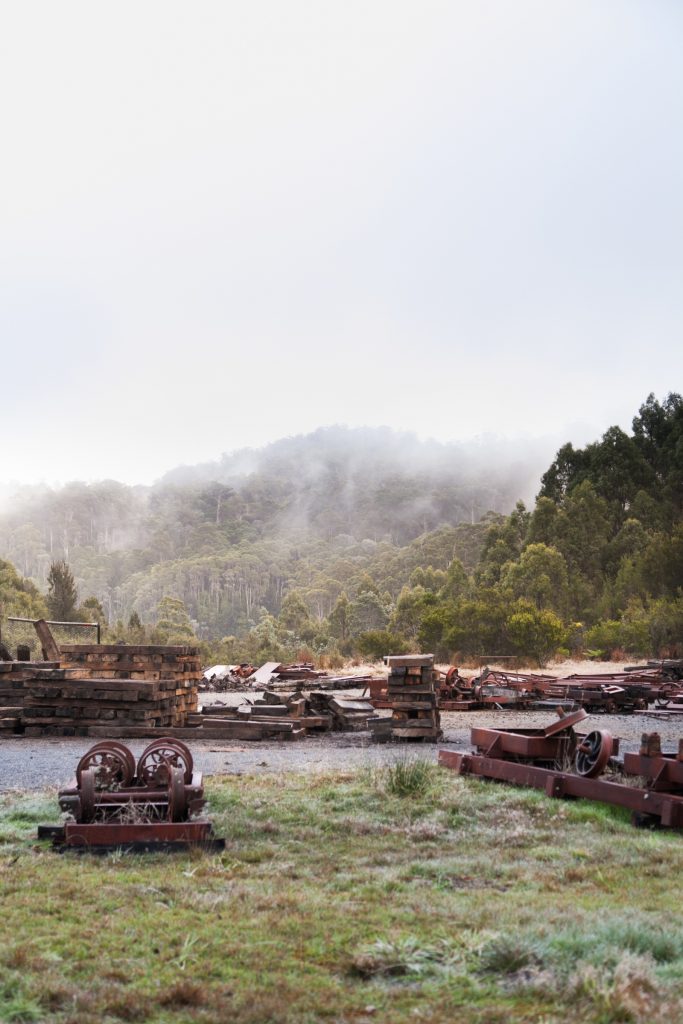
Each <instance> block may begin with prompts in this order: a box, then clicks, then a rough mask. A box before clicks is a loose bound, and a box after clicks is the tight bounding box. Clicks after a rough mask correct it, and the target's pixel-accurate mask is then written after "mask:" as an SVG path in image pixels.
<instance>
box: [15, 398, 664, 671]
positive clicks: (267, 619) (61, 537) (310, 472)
mask: <svg viewBox="0 0 683 1024" xmlns="http://www.w3.org/2000/svg"><path fill="white" fill-rule="evenodd" d="M534 496H535V498H534ZM682 519H683V399H682V398H681V396H680V395H677V394H670V395H668V396H667V397H666V398H665V399H664V401H662V402H660V401H658V400H657V399H656V398H655V396H654V395H650V396H649V397H648V399H647V400H646V402H645V403H644V404H643V405H642V406H641V408H640V410H639V412H638V414H637V415H636V416H635V417H634V419H633V425H632V433H631V434H627V433H626V432H625V431H623V430H622V429H621V428H619V427H611V428H609V430H607V431H606V432H605V434H604V435H603V436H602V438H601V439H599V440H596V441H594V442H591V443H590V444H588V445H586V446H585V447H584V448H574V447H573V446H572V445H571V444H568V443H567V444H564V445H562V446H561V447H560V448H559V450H558V451H557V453H556V454H555V457H554V459H553V460H552V461H550V464H549V457H548V456H547V455H543V454H541V453H540V452H539V451H538V450H532V449H531V448H530V449H529V450H521V451H518V450H517V448H511V446H510V445H509V444H508V443H502V442H492V441H489V442H485V441H482V442H480V443H478V444H476V445H475V444H467V445H464V444H463V445H455V444H453V445H444V444H439V443H437V442H434V441H420V440H418V439H417V438H416V437H415V436H413V435H410V434H400V433H396V432H394V431H392V430H389V429H384V428H383V429H370V428H368V429H347V428H342V427H334V428H328V429H321V430H318V431H316V432H315V433H313V434H309V435H306V436H299V437H293V438H286V439H283V440H281V441H278V442H276V443H274V444H271V445H268V446H266V447H265V448H263V449H260V450H257V451H252V450H244V451H239V452H235V453H233V454H229V455H224V456H223V457H222V458H221V459H220V460H218V461H216V462H214V463H206V464H202V465H197V466H181V467H178V468H176V469H174V470H172V471H170V472H169V473H167V474H166V475H165V476H164V477H163V478H162V479H161V480H159V481H158V482H157V483H155V484H154V485H152V486H149V487H130V486H127V485H125V484H121V483H117V482H115V481H103V482H100V483H93V484H83V483H71V484H68V485H66V486H64V487H61V488H59V489H55V490H51V489H48V488H31V489H25V490H24V491H23V492H22V493H20V494H19V495H17V496H16V497H15V498H14V499H13V501H12V503H11V507H9V508H8V509H7V510H6V511H5V512H4V513H3V514H2V515H1V516H0V557H1V558H3V559H6V560H7V562H6V563H3V564H4V569H3V572H4V583H3V579H0V590H2V595H1V596H2V602H3V606H4V607H3V611H4V613H5V614H33V615H42V614H47V611H48V610H51V609H52V607H53V605H54V595H51V594H50V593H47V605H45V595H46V591H48V590H49V588H48V582H49V579H50V573H51V567H52V566H53V565H54V564H55V563H66V564H68V569H69V572H70V573H72V574H73V582H74V584H75V591H77V593H78V597H79V599H80V601H81V602H82V603H81V607H80V608H79V609H76V607H75V605H74V607H73V608H72V609H71V611H70V612H69V617H70V620H72V619H73V615H75V614H76V613H78V614H80V615H81V616H87V617H89V618H92V617H94V616H97V618H98V619H100V620H101V621H102V624H103V625H104V626H105V628H106V629H108V630H109V636H110V637H112V638H117V639H123V640H126V639H127V640H131V641H138V642H142V640H143V639H147V640H149V639H150V638H154V639H155V642H163V641H169V640H174V641H181V640H188V639H199V640H201V641H203V642H204V643H205V650H206V652H207V656H208V654H209V652H210V653H211V655H212V656H213V657H216V658H218V657H221V658H222V659H223V660H225V661H234V660H240V659H243V658H246V659H252V660H256V659H258V658H267V657H275V658H284V657H285V656H288V655H289V656H295V655H296V654H297V653H298V652H300V651H301V650H302V649H303V648H305V649H306V650H307V651H308V652H309V653H310V654H311V656H318V655H327V656H331V657H334V658H337V657H341V656H349V655H351V654H358V653H360V654H361V655H365V656H379V655H380V654H382V653H387V651H389V650H394V651H400V650H403V649H409V648H420V649H422V650H425V649H428V650H430V651H433V652H436V653H437V654H438V655H439V656H440V657H442V658H444V659H447V658H450V657H452V656H454V655H455V654H456V653H457V654H466V655H468V654H476V653H481V651H483V650H486V651H488V652H490V651H495V652H497V653H505V652H511V653H520V654H523V655H525V656H532V657H533V658H535V659H536V660H538V661H539V662H542V661H543V660H544V659H546V658H547V657H549V656H550V654H552V653H554V652H556V651H558V650H559V651H564V652H565V653H569V652H574V653H577V652H582V651H585V650H586V649H595V650H596V651H603V652H609V651H617V650H621V651H633V652H639V653H645V652H652V653H658V652H660V651H662V650H664V649H668V650H673V649H675V648H677V645H680V641H681V634H682V633H683V591H682V589H681V588H682V587H683V533H682V531H683V522H682ZM12 574H14V575H12ZM51 600H52V601H53V605H51V604H50V602H51ZM72 612H73V615H72ZM63 614H66V613H63ZM53 617H54V614H53Z"/></svg>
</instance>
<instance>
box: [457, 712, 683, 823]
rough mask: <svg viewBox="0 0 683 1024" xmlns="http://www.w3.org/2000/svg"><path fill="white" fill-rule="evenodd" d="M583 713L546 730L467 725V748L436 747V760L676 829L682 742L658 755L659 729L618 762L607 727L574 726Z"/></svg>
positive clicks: (682, 801)
mask: <svg viewBox="0 0 683 1024" xmlns="http://www.w3.org/2000/svg"><path fill="white" fill-rule="evenodd" d="M587 717H588V716H587V712H586V711H585V710H584V709H583V708H580V709H579V710H577V711H574V712H571V713H570V714H567V715H563V716H561V717H560V718H559V719H558V720H557V721H556V722H554V723H552V725H550V726H548V727H547V728H546V729H505V730H502V729H472V731H471V743H472V747H473V750H472V752H464V751H454V750H441V751H440V752H439V764H441V765H443V766H444V767H446V768H451V769H453V770H454V771H456V772H457V773H458V774H459V775H474V776H478V777H480V778H484V779H494V780H498V781H501V782H510V783H513V784H515V785H519V786H530V787H532V788H534V789H540V790H543V791H544V792H545V793H546V794H547V795H548V796H549V797H557V798H561V797H566V798H576V797H583V798H585V799H587V800H597V801H600V802H602V803H607V804H612V805H614V806H617V807H625V808H627V809H628V810H630V811H631V812H632V816H633V821H634V824H637V825H662V826H666V827H671V828H683V740H682V741H679V745H678V750H677V751H675V752H668V753H664V752H662V749H661V740H660V737H659V734H658V733H644V734H643V736H642V741H641V746H640V750H639V752H638V753H625V754H624V755H623V758H622V759H617V755H618V753H619V741H618V739H615V738H614V737H612V735H611V734H610V733H609V732H607V731H606V730H594V731H592V732H589V733H587V734H580V733H577V732H576V731H575V728H574V727H575V726H576V725H578V724H579V722H581V721H583V720H584V719H585V718H587Z"/></svg>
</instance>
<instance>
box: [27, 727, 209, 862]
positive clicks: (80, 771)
mask: <svg viewBox="0 0 683 1024" xmlns="http://www.w3.org/2000/svg"><path fill="white" fill-rule="evenodd" d="M58 800H59V807H60V810H61V811H62V812H63V813H65V814H66V815H68V819H67V821H66V822H65V824H64V826H63V827H61V828H59V827H57V828H53V827H50V826H45V827H41V828H39V830H38V835H39V838H52V839H53V841H54V842H55V845H58V846H63V847H65V848H85V849H90V850H95V851H99V852H102V851H104V850H110V849H116V848H120V847H124V848H126V849H135V850H137V849H141V848H144V849H152V850H153V849H158V848H164V849H168V848H182V849H185V848H187V846H188V845H198V844H200V845H202V846H204V847H207V848H210V849H223V847H224V845H225V844H224V840H221V839H215V838H214V837H213V834H212V832H213V830H212V825H211V822H210V821H209V820H208V819H206V818H200V817H197V815H199V814H200V812H201V811H202V809H203V807H204V804H205V799H204V786H203V781H202V773H201V772H198V771H195V769H194V763H193V759H192V754H191V753H190V751H189V749H188V748H187V747H186V746H185V744H184V743H182V742H181V741H180V740H177V739H173V738H164V739H159V740H154V742H153V743H150V744H149V746H147V747H146V748H145V750H144V751H143V752H142V754H141V756H140V758H139V759H138V761H137V764H136V762H135V758H134V757H133V754H132V753H131V751H130V750H129V749H128V747H126V746H124V745H123V744H122V743H119V742H118V741H116V740H103V741H102V742H100V743H96V744H95V745H94V746H93V747H91V748H90V750H89V751H88V752H87V753H86V754H85V755H84V756H83V757H82V758H81V759H80V761H79V762H78V765H77V767H76V776H75V778H74V779H73V781H72V782H71V783H70V784H69V785H68V786H67V787H66V788H64V789H62V790H60V791H59V794H58ZM160 844H161V845H160ZM176 844H179V845H176Z"/></svg>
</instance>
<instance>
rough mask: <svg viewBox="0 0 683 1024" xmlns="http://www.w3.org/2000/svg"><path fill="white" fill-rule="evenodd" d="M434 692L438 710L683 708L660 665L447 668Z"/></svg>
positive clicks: (680, 687)
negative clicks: (572, 670)
mask: <svg viewBox="0 0 683 1024" xmlns="http://www.w3.org/2000/svg"><path fill="white" fill-rule="evenodd" d="M438 695H439V708H440V710H441V711H484V710H492V711H493V710H528V711H542V710H548V709H552V708H556V709H561V710H564V711H570V710H572V709H574V708H579V707H582V708H584V709H585V710H586V711H588V712H590V713H604V714H630V713H633V712H637V711H641V712H646V711H648V709H649V707H650V706H651V705H654V706H655V708H657V709H662V708H668V707H669V706H671V708H672V710H676V707H677V706H678V707H679V708H680V709H681V711H683V683H682V682H680V681H676V680H674V679H673V678H671V676H670V675H669V674H668V673H667V671H666V670H665V669H663V668H662V666H661V665H656V666H649V665H648V666H646V667H645V668H639V667H637V666H636V667H634V668H632V669H629V670H627V671H624V672H602V673H598V672H596V673H593V674H581V675H578V674H577V675H570V676H566V677H565V678H563V679H557V678H556V677H555V676H550V675H543V674H540V673H530V672H528V673H527V672H509V671H507V670H504V669H492V668H485V669H483V671H482V672H481V673H480V675H478V676H475V677H474V678H472V679H467V678H465V677H463V676H461V675H460V672H459V670H458V669H457V668H450V669H448V671H447V672H445V673H440V680H439V689H438ZM382 698H383V699H384V701H386V698H385V697H384V695H381V697H380V700H378V701H376V702H374V703H375V707H383V706H386V703H382ZM677 702H678V704H677ZM650 713H651V712H650Z"/></svg>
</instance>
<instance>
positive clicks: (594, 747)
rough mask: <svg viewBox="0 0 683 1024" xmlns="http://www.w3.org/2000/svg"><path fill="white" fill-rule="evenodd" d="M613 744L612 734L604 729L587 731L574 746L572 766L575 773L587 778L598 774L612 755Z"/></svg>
mask: <svg viewBox="0 0 683 1024" xmlns="http://www.w3.org/2000/svg"><path fill="white" fill-rule="evenodd" d="M613 746H614V744H613V741H612V734H611V733H609V732H607V730H606V729H602V730H601V729H596V730H595V732H589V733H588V735H587V736H586V737H584V739H583V740H582V741H581V743H579V745H578V747H577V748H576V754H575V756H574V766H575V768H576V771H577V774H579V775H583V776H584V777H585V778H588V779H593V778H595V776H596V775H600V773H601V772H602V771H603V769H604V768H605V766H606V764H607V762H608V761H609V759H610V757H611V756H612V749H613Z"/></svg>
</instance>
